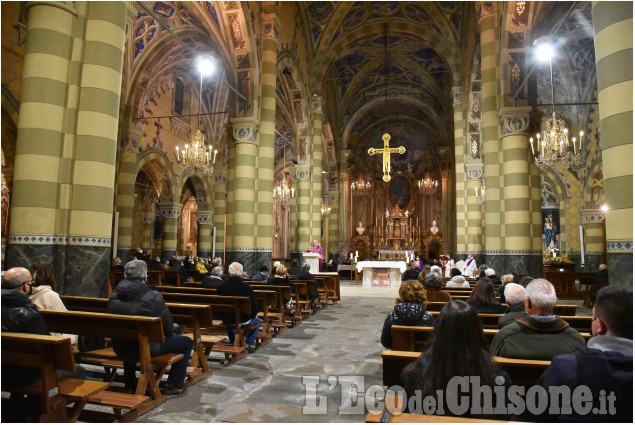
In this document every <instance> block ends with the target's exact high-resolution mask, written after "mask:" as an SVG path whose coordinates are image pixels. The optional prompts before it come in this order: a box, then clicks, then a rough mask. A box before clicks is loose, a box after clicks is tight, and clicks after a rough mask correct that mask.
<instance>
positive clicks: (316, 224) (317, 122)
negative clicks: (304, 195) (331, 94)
mask: <svg viewBox="0 0 635 425" xmlns="http://www.w3.org/2000/svg"><path fill="white" fill-rule="evenodd" d="M323 119H324V117H323V116H322V98H321V97H319V96H317V97H313V98H312V99H311V123H312V128H313V134H312V136H313V137H312V139H311V146H312V148H313V149H312V153H311V165H312V166H313V169H312V175H311V235H310V238H309V239H310V240H311V241H313V240H316V239H317V240H318V241H319V240H320V239H321V236H322V233H321V232H322V139H323V137H322V121H323Z"/></svg>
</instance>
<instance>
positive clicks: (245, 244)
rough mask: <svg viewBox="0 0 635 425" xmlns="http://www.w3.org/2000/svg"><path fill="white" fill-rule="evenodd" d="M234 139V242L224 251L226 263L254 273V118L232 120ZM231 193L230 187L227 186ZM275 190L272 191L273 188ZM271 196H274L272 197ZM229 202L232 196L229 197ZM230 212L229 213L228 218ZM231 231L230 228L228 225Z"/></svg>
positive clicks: (228, 244) (256, 148)
mask: <svg viewBox="0 0 635 425" xmlns="http://www.w3.org/2000/svg"><path fill="white" fill-rule="evenodd" d="M231 121H232V127H233V137H234V141H235V144H236V154H235V161H234V167H233V171H234V174H233V191H232V192H233V196H232V198H233V199H232V201H233V211H232V212H231V214H232V216H233V217H232V219H233V220H232V221H233V222H232V228H231V234H230V233H229V229H228V235H231V240H230V239H229V238H228V240H227V245H226V248H225V252H226V256H227V259H226V264H231V263H232V262H234V261H238V262H240V263H242V264H243V266H244V269H245V272H246V273H247V274H249V275H250V276H251V275H253V274H254V272H255V271H257V270H256V267H255V253H256V249H255V237H256V231H255V226H254V224H255V223H256V217H255V214H254V212H255V211H256V205H255V204H256V157H257V155H258V147H257V145H256V131H257V128H258V125H257V122H256V121H255V120H254V119H252V118H233V119H232V120H231ZM228 190H231V188H229V187H228ZM272 190H273V189H272ZM269 196H271V195H269ZM228 203H229V197H228ZM229 214H230V211H228V217H229ZM228 228H229V226H228Z"/></svg>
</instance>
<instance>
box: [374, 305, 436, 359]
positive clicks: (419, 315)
mask: <svg viewBox="0 0 635 425" xmlns="http://www.w3.org/2000/svg"><path fill="white" fill-rule="evenodd" d="M392 325H403V326H434V317H432V314H430V312H429V311H428V310H426V308H425V307H424V306H423V304H417V303H399V304H397V305H396V306H395V308H394V309H393V311H391V312H390V313H389V314H388V317H386V320H385V321H384V328H383V330H382V331H381V344H382V345H383V346H384V347H386V348H392V329H391V328H392Z"/></svg>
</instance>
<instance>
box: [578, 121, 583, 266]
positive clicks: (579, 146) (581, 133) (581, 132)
mask: <svg viewBox="0 0 635 425" xmlns="http://www.w3.org/2000/svg"><path fill="white" fill-rule="evenodd" d="M583 137H584V131H580V142H579V143H580V144H579V145H578V150H579V151H580V152H582V138H583ZM583 264H584V263H583Z"/></svg>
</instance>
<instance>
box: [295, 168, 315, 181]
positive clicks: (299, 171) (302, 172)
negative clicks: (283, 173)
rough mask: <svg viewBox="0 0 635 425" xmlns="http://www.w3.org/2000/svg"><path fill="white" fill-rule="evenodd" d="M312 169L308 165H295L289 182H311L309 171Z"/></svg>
mask: <svg viewBox="0 0 635 425" xmlns="http://www.w3.org/2000/svg"><path fill="white" fill-rule="evenodd" d="M312 168H313V167H312V166H311V165H310V164H308V165H297V166H295V167H294V168H293V169H292V170H291V180H292V181H301V182H310V181H311V169H312Z"/></svg>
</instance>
